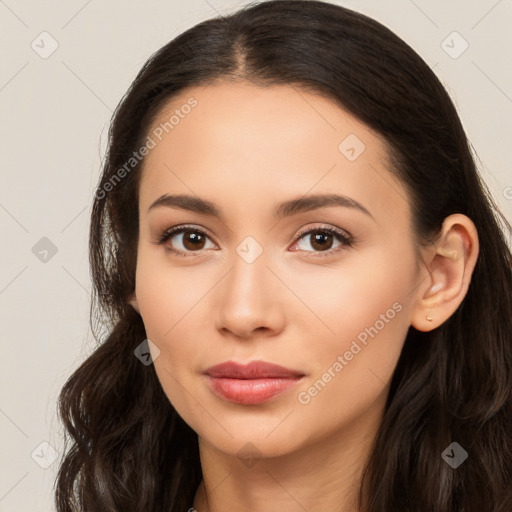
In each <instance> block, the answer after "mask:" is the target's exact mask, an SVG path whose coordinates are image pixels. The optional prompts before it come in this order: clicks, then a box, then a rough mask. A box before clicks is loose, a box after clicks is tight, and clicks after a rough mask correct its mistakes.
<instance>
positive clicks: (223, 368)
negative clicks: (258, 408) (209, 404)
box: [205, 361, 305, 405]
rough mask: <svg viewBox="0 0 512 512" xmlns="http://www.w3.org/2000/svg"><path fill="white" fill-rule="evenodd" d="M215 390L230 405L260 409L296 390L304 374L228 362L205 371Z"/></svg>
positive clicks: (269, 365)
mask: <svg viewBox="0 0 512 512" xmlns="http://www.w3.org/2000/svg"><path fill="white" fill-rule="evenodd" d="M205 375H206V377H207V381H208V384H209V386H210V388H211V390H212V391H213V392H214V393H215V394H216V395H217V396H219V397H220V398H223V399H224V400H227V401H229V402H233V403H238V404H243V405H256V404H261V403H263V402H266V401H268V400H270V399H271V398H274V397H275V396H277V395H280V394H281V393H284V392H285V391H287V390H288V389H290V388H292V387H294V386H296V385H297V384H298V383H299V382H300V381H301V380H302V379H303V377H304V376H305V374H304V373H302V372H299V371H296V370H290V369H288V368H285V367H283V366H279V365H275V364H272V363H267V362H265V361H252V362H250V363H249V364H247V365H241V364H239V363H235V362H233V361H227V362H225V363H221V364H218V365H215V366H212V367H211V368H209V369H208V370H206V371H205Z"/></svg>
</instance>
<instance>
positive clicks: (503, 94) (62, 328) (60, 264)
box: [0, 0, 512, 512]
mask: <svg viewBox="0 0 512 512" xmlns="http://www.w3.org/2000/svg"><path fill="white" fill-rule="evenodd" d="M244 3H245V2H242V1H239V2H236V1H228V0H187V1H178V0H167V1H163V0H154V1H152V2H142V1H140V0H139V1H134V0H124V1H121V0H108V1H100V0H89V1H87V0H67V1H64V0H54V1H49V2H34V1H32V2H30V1H27V0H5V1H4V0H0V34H1V35H0V39H1V46H0V106H1V113H2V115H1V119H2V122H1V128H0V129H1V133H0V140H1V147H2V152H1V169H2V170H1V185H0V224H1V227H2V251H1V257H2V264H1V266H0V311H1V315H2V354H3V357H2V360H1V369H0V371H1V396H0V431H1V437H0V444H1V453H2V456H1V457H2V458H1V461H2V462H1V467H0V512H39V511H50V510H54V506H53V495H52V487H53V483H54V478H55V474H56V470H57V466H58V459H57V460H56V461H55V462H53V464H50V462H52V449H51V448H49V447H48V445H47V444H43V445H41V443H49V444H50V445H51V446H52V447H53V449H54V450H55V451H56V452H58V454H59V457H60V455H61V454H62V428H61V426H60V424H59V422H58V420H57V417H56V413H55V410H56V399H57V395H58V393H59V390H60V388H61V387H62V385H63V384H64V382H65V380H66V379H67V377H68V376H69V375H70V374H71V372H72V371H73V370H74V369H75V368H76V367H77V366H78V364H79V363H80V362H81V361H83V360H84V359H85V357H86V355H87V354H88V353H90V351H91V350H92V347H93V341H92V337H91V335H90V332H89V325H88V312H89V290H90V280H89V269H88V259H87V258H88V255H87V238H88V222H89V215H90V207H91V198H92V196H93V192H94V188H95V185H96V182H97V178H98V175H99V170H100V164H101V158H102V155H103V152H104V149H105V141H106V133H107V126H108V121H109V119H110V116H111V113H112V110H113V109H114V108H115V106H116V104H117V102H118V101H119V100H120V98H121V96H122V95H123V93H124V92H125V90H126V89H127V88H128V86H129V85H130V83H131V81H132V80H133V79H134V77H135V75H136V73H137V71H138V70H139V68H140V67H141V66H142V65H143V63H144V62H145V60H146V59H147V58H148V57H149V56H150V54H151V53H152V52H153V51H155V50H157V49H158V48H159V47H161V46H162V45H163V44H165V43H166V42H168V41H169V40H170V39H172V38H174V37H175V36H176V35H178V34H179V33H181V32H183V31H184V30H186V29H187V28H189V27H191V26H192V25H195V24H196V23H198V22H200V21H202V20H204V19H206V18H209V17H212V16H214V15H216V14H217V13H219V14H227V13H228V12H230V11H231V10H232V9H233V8H236V7H237V6H240V5H242V4H244ZM333 3H339V4H340V5H345V6H347V7H349V8H352V9H355V10H358V11H360V12H363V13H365V14H368V15H370V16H372V17H374V18H375V19H377V20H379V21H380V22H382V23H384V24H385V25H387V26H388V27H389V28H391V29H392V30H393V31H395V32H396V33H397V34H398V35H399V36H401V37H402V38H403V39H404V40H405V41H406V42H408V43H409V44H410V45H411V46H412V47H413V48H414V49H415V50H416V51H417V52H418V53H419V54H420V55H421V56H422V57H423V58H424V59H425V60H426V61H427V63H428V64H429V65H430V66H431V67H432V68H433V69H434V71H435V73H436V74H437V75H438V76H439V77H440V79H441V80H442V82H443V83H444V84H445V86H446V88H447V89H448V91H449V93H450V95H451V97H452V98H453V99H454V101H455V104H456V106H457V108H458V110H459V114H460V116H461V119H462V122H463V125H464V127H465V129H466V132H467V134H468V137H469V139H470V141H471V143H472V145H473V146H474V148H475V150H476V151H477V154H478V156H479V158H480V164H479V165H480V168H481V171H482V174H483V176H484V179H485V180H486V182H487V183H488V184H489V186H490V187H491V190H492V192H493V194H494V197H495V199H496V201H497V203H498V205H499V206H500V207H501V209H502V210H503V212H504V213H505V215H506V216H507V218H508V219H509V220H510V219H511V218H512V175H511V172H510V149H511V147H512V144H511V142H512V140H511V115H510V114H511V110H512V99H511V98H512V69H511V66H510V48H511V45H510V43H511V37H510V26H511V21H512V5H511V4H512V2H511V0H499V1H496V0H485V1H484V0H482V1H480V0H479V1H476V0H473V1H467V0H452V1H450V2H446V1H445V0H435V1H427V0H414V1H413V0H394V1H391V2H383V1H378V0H368V1H357V0H347V1H338V2H333ZM43 31H46V32H48V33H49V34H50V35H51V38H53V39H54V40H55V41H57V43H58V48H57V50H56V51H55V52H54V53H53V54H52V55H50V56H48V57H47V58H42V57H41V53H43V52H45V51H46V52H47V51H49V50H50V49H51V44H52V40H51V39H50V38H49V36H45V35H43V36H40V34H41V33H42V32H43ZM453 31H457V32H458V33H459V34H460V35H461V36H462V38H464V40H466V41H467V43H468V44H469V47H468V48H467V50H466V51H465V52H464V53H462V54H461V55H460V56H458V58H453V56H450V55H449V54H448V53H447V51H445V49H446V50H448V51H450V52H452V55H453V54H454V52H456V53H458V52H459V51H460V50H461V49H462V48H463V46H461V45H462V44H464V43H463V41H462V40H461V39H460V38H459V39H457V37H458V36H450V34H452V32H453ZM448 36H450V37H449V38H448V39H446V38H447V37H448ZM445 40H446V42H445V43H444V44H443V43H442V42H443V41H445ZM31 45H33V46H34V47H35V48H37V52H36V51H35V49H33V48H32V46H31ZM446 45H448V46H451V47H452V48H451V50H450V49H449V48H447V46H446ZM443 46H444V48H443ZM38 52H39V53H38ZM43 237H47V238H48V239H49V240H51V242H52V243H53V244H54V245H55V247H56V249H57V252H56V254H54V255H52V253H51V252H50V253H48V255H47V256H46V261H41V258H43V259H44V257H45V254H44V253H41V252H40V253H39V254H37V253H38V251H42V250H43V249H44V247H43V249H41V247H42V246H41V247H40V246H39V245H36V244H38V242H39V241H40V239H41V238H43ZM45 243H47V242H44V241H43V242H39V244H43V245H44V244H45ZM34 246H36V249H34V251H33V247H34ZM34 252H35V253H36V254H34ZM34 450H35V451H34ZM48 464H50V465H49V467H48V468H47V469H44V468H43V467H41V465H42V466H45V465H48Z"/></svg>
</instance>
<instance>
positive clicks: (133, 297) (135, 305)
mask: <svg viewBox="0 0 512 512" xmlns="http://www.w3.org/2000/svg"><path fill="white" fill-rule="evenodd" d="M128 304H131V305H132V307H133V309H135V311H137V313H139V315H140V309H139V302H138V301H137V296H136V295H135V292H133V293H132V294H131V295H130V298H129V300H128Z"/></svg>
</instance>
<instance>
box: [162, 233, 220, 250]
mask: <svg viewBox="0 0 512 512" xmlns="http://www.w3.org/2000/svg"><path fill="white" fill-rule="evenodd" d="M208 241H209V242H210V244H211V245H210V247H208V246H207V243H208ZM158 243H159V244H161V245H165V246H166V248H168V249H169V250H170V251H172V252H175V253H177V254H180V255H183V256H189V255H191V253H194V252H200V251H201V250H202V249H209V248H213V247H215V244H213V243H212V242H211V240H210V237H209V236H208V235H207V234H206V233H205V232H204V231H202V230H201V229H196V228H193V227H190V228H187V227H175V228H171V229H169V230H167V231H166V232H165V233H164V234H163V235H162V236H161V237H160V239H159V242H158Z"/></svg>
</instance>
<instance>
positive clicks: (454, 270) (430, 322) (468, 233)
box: [411, 213, 479, 332]
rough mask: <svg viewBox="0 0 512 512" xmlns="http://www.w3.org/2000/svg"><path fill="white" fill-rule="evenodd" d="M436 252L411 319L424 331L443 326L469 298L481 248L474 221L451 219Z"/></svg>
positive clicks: (429, 261)
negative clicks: (472, 277)
mask: <svg viewBox="0 0 512 512" xmlns="http://www.w3.org/2000/svg"><path fill="white" fill-rule="evenodd" d="M433 249H434V250H433V252H432V247H431V248H430V251H431V252H429V254H430V256H429V257H428V259H427V261H425V265H426V266H427V270H428V274H429V275H428V276H427V278H426V279H424V284H423V286H419V287H418V294H417V301H416V304H415V306H414V309H413V312H412V318H411V325H412V326H413V327H414V328H415V329H417V330H419V331H423V332H427V331H431V330H433V329H435V328H436V327H439V326H440V325H441V324H443V323H444V322H445V321H446V320H447V319H448V318H450V316H452V315H453V313H454V312H455V311H456V310H457V308H458V307H459V305H460V304H461V303H462V301H463V300H464V297H465V296H466V293H467V291H468V288H469V284H470V281H471V276H472V273H473V270H474V268H475V265H476V260H477V257H478V249H479V244H478V234H477V230H476V228H475V225H474V224H473V222H472V221H471V219H469V218H468V217H466V216H465V215H462V214H458V213H457V214H453V215H450V216H449V217H447V218H446V219H445V220H444V222H443V226H442V230H441V234H440V236H439V239H438V241H437V242H436V243H435V245H434V247H433Z"/></svg>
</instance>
